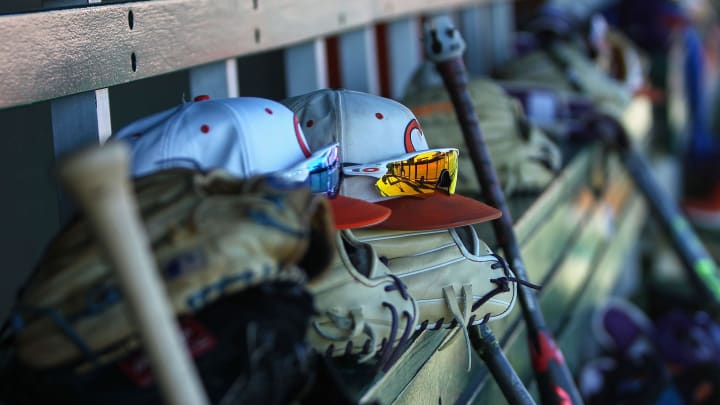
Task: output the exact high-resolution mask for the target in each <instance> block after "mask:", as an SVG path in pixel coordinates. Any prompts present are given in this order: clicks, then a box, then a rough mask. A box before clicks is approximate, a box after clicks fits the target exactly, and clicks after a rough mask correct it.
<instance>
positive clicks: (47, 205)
mask: <svg viewBox="0 0 720 405" xmlns="http://www.w3.org/2000/svg"><path fill="white" fill-rule="evenodd" d="M0 122H2V126H3V135H2V137H0V176H2V184H3V186H4V187H3V195H2V198H0V224H2V227H1V228H0V249H2V258H3V261H4V265H3V273H2V275H0V317H1V319H3V320H4V319H5V317H6V316H7V314H8V311H9V309H10V306H11V305H12V303H13V301H14V299H15V294H16V291H17V288H18V287H19V286H20V285H21V284H22V283H23V282H24V280H25V279H26V278H27V276H28V275H29V274H30V271H31V270H32V268H33V267H34V266H35V264H36V262H37V261H38V260H39V258H40V257H41V255H42V253H43V251H44V249H45V247H46V245H47V244H48V242H49V241H50V239H51V238H52V237H53V235H54V234H55V233H56V232H57V231H58V229H59V217H58V215H59V214H58V196H57V190H58V186H57V183H56V180H55V173H54V165H55V159H54V152H53V142H52V130H51V126H50V104H49V103H48V102H44V103H37V104H32V105H29V106H23V107H16V108H10V109H6V110H0Z"/></svg>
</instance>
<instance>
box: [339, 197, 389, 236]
mask: <svg viewBox="0 0 720 405" xmlns="http://www.w3.org/2000/svg"><path fill="white" fill-rule="evenodd" d="M330 209H331V211H332V215H333V220H334V222H335V227H336V228H337V229H354V228H365V227H368V226H373V225H377V224H380V223H381V222H383V221H385V220H386V219H388V217H390V213H391V211H390V209H389V208H386V207H383V206H380V205H377V204H373V203H369V202H367V201H364V200H358V199H357V198H350V197H345V196H342V195H339V196H337V197H335V198H332V199H330Z"/></svg>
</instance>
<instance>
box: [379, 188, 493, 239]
mask: <svg viewBox="0 0 720 405" xmlns="http://www.w3.org/2000/svg"><path fill="white" fill-rule="evenodd" d="M376 204H377V205H380V206H382V207H385V208H389V209H390V210H392V214H391V215H390V218H388V219H387V220H385V221H383V222H382V223H380V224H378V225H376V227H377V228H382V229H396V230H399V231H425V230H433V229H447V228H456V227H458V226H464V225H471V224H477V223H481V222H487V221H492V220H493V219H497V218H500V216H501V215H502V212H501V211H500V210H498V209H495V208H493V207H491V206H489V205H487V204H484V203H482V202H480V201H478V200H474V199H472V198H468V197H463V196H461V195H457V194H454V195H447V194H445V193H433V194H432V195H431V196H429V197H427V198H422V199H421V198H410V197H403V198H395V199H392V200H385V201H380V202H377V203H376Z"/></svg>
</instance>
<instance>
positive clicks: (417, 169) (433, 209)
mask: <svg viewBox="0 0 720 405" xmlns="http://www.w3.org/2000/svg"><path fill="white" fill-rule="evenodd" d="M282 103H283V104H285V105H287V106H288V107H289V108H290V109H291V110H293V111H294V112H295V114H296V115H297V116H298V118H299V119H300V126H301V128H302V130H303V132H304V133H305V135H306V137H307V140H308V142H309V144H310V147H311V148H316V147H318V146H320V145H325V144H328V143H331V142H338V143H339V144H340V155H341V161H342V163H343V166H344V171H343V173H344V174H345V176H344V178H343V181H342V184H341V187H340V193H341V194H342V195H345V196H348V197H353V198H359V199H362V200H365V201H369V202H374V203H376V204H377V205H380V206H384V207H387V208H390V209H391V210H392V214H391V215H390V218H388V219H387V220H386V221H384V222H383V223H381V224H379V225H377V226H378V227H381V228H386V229H397V230H429V229H442V228H453V227H458V226H463V225H469V224H473V223H479V222H485V221H490V220H493V219H496V218H498V217H500V215H501V212H500V211H499V210H497V209H495V208H492V207H490V206H488V205H486V204H484V203H482V202H480V201H477V200H474V199H471V198H467V197H463V196H460V195H457V194H453V191H454V188H455V187H454V185H455V181H457V164H456V163H457V153H458V152H457V150H456V149H444V150H432V149H428V144H427V141H426V140H425V136H424V134H423V130H422V127H421V126H420V123H419V122H418V121H417V119H416V118H415V116H414V115H413V113H412V112H411V111H410V110H409V109H408V108H407V107H405V106H404V105H402V104H400V103H398V102H396V101H394V100H390V99H388V98H384V97H380V96H375V95H372V94H367V93H361V92H357V91H351V90H344V89H336V90H335V89H323V90H317V91H314V92H311V93H308V94H304V95H301V96H297V97H291V98H288V99H286V100H283V101H282ZM438 135H440V134H438ZM423 151H427V153H422V152H423ZM433 151H434V152H433ZM453 151H454V152H453ZM453 154H454V157H453ZM423 155H426V156H423ZM418 156H419V157H418ZM438 156H440V157H445V158H446V159H445V160H443V159H436V158H437V157H438ZM453 160H454V163H453ZM438 161H444V162H446V165H445V166H440V167H437V166H433V168H432V169H428V165H429V164H432V165H434V164H435V163H436V162H438ZM447 162H449V163H447ZM453 164H454V166H453ZM351 167H352V168H357V169H352V170H349V168H351ZM378 171H381V173H386V175H383V176H380V175H376V173H375V172H378ZM354 172H357V174H356V173H354ZM362 172H365V173H362ZM413 176H415V177H414V178H413ZM441 183H445V186H446V187H445V188H446V190H447V191H448V192H444V191H439V190H437V188H439V187H438V185H440V184H441ZM403 194H405V195H408V194H415V196H402V195H403ZM418 197H421V198H418Z"/></svg>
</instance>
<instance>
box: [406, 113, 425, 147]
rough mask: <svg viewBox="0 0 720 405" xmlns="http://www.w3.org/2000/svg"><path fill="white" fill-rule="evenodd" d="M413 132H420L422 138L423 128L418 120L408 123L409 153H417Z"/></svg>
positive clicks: (407, 145)
mask: <svg viewBox="0 0 720 405" xmlns="http://www.w3.org/2000/svg"><path fill="white" fill-rule="evenodd" d="M413 130H418V132H419V134H420V136H422V127H421V126H420V123H419V122H418V121H417V120H416V119H413V120H411V121H410V122H408V124H407V126H406V127H405V152H407V153H410V152H415V151H416V150H415V145H414V144H413V139H412V134H413Z"/></svg>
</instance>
